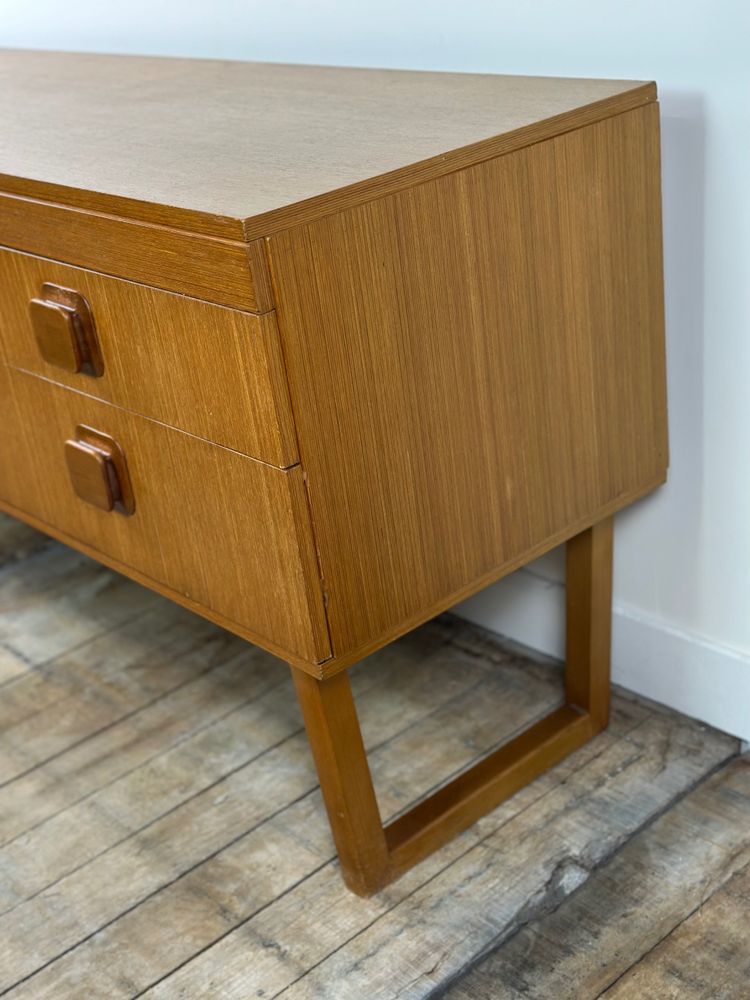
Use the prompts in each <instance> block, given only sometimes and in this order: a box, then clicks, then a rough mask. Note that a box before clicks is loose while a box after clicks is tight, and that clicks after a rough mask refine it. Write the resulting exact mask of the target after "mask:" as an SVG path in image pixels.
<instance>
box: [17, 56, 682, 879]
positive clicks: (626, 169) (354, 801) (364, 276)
mask: <svg viewBox="0 0 750 1000" xmlns="http://www.w3.org/2000/svg"><path fill="white" fill-rule="evenodd" d="M0 77H1V78H2V80H3V83H4V96H3V100H5V101H7V102H8V105H9V107H10V108H13V109H14V111H13V113H12V114H9V115H8V116H6V117H7V118H8V124H7V127H6V130H5V135H4V143H3V147H2V151H0V243H2V244H3V245H4V247H5V248H4V249H0V291H2V296H1V298H2V304H1V305H0V357H2V360H3V365H4V367H3V368H1V369H0V390H2V392H1V395H0V415H2V425H1V427H0V460H1V464H0V500H1V501H2V506H3V507H4V508H5V509H6V510H7V511H9V512H11V513H13V514H15V515H17V516H19V517H22V518H26V519H27V520H30V521H31V522H32V523H33V524H36V525H37V526H39V527H41V528H42V529H43V530H47V531H49V532H50V533H51V534H54V535H56V536H57V537H60V538H62V539H63V540H65V541H66V542H67V543H68V544H71V545H74V546H78V547H80V548H81V549H83V550H84V551H86V552H88V553H90V554H92V555H94V556H95V557H96V558H100V559H102V560H103V561H105V562H107V563H108V564H110V565H113V566H115V567H116V568H117V569H119V570H121V571H122V572H124V573H127V574H129V575H131V576H133V577H134V578H135V579H137V580H139V581H140V582H142V583H145V584H146V585H148V586H152V587H154V588H156V589H158V590H160V591H161V592H163V593H165V594H167V595H168V596H170V597H172V598H173V599H174V600H177V601H179V602H181V603H183V604H185V605H186V606H188V607H190V608H192V609H194V610H196V611H198V612H199V613H201V614H204V615H206V616H207V617H209V618H212V619H213V620H215V621H217V622H219V623H220V624H221V625H223V626H224V627H226V628H229V629H231V630H233V631H235V632H237V633H238V634H240V635H242V636H245V637H247V638H249V639H251V640H252V641H254V642H257V643H258V644H260V645H262V646H264V647H265V648H266V649H268V650H270V651H271V652H273V653H276V654H277V655H279V656H281V657H283V658H284V659H285V660H287V661H288V662H289V663H291V664H292V665H293V667H294V670H295V676H296V681H297V687H298V693H299V696H300V700H301V704H302V706H303V710H304V713H305V720H306V724H307V727H308V732H309V734H310V738H311V742H312V746H313V752H314V754H315V757H316V762H317V765H318V768H319V772H320V775H321V783H322V785H323V793H324V797H325V799H326V804H327V806H328V809H329V815H330V818H331V823H332V827H333V831H334V835H335V837H336V842H337V846H338V848H339V852H340V856H341V860H342V867H343V869H344V874H345V877H346V878H347V880H348V882H349V884H350V885H351V886H352V887H353V888H354V889H355V890H356V891H359V892H371V891H373V890H375V889H376V888H378V887H379V886H380V885H382V884H384V883H385V882H387V881H388V880H389V879H390V878H393V877H395V876H396V875H397V874H398V873H399V872H400V871H402V870H403V869H404V868H406V867H408V866H409V865H410V864H413V863H414V861H416V860H418V859H419V858H420V857H422V856H424V854H426V853H428V852H429V851H430V850H432V849H434V848H435V847H436V846H437V845H438V844H439V843H440V842H442V841H443V840H445V839H446V838H447V837H448V836H450V835H452V834H453V833H455V832H456V831H457V830H459V829H461V828H462V827H463V826H466V825H467V824H468V823H469V822H471V821H472V820H473V819H474V818H476V816H478V815H480V814H481V812H482V811H486V809H487V808H490V807H492V806H493V805H494V804H495V803H496V802H497V801H498V800H499V798H500V797H502V795H505V794H508V793H509V792H511V791H512V790H513V789H514V788H516V787H518V786H519V785H520V784H522V783H523V782H524V781H527V780H529V778H530V777H532V776H533V775H534V774H536V773H538V772H539V771H540V770H541V769H542V768H543V767H545V766H548V765H549V764H550V763H552V762H554V760H556V759H559V757H560V756H562V755H563V754H564V753H566V752H568V751H569V750H570V749H572V748H573V747H574V746H576V745H578V744H579V743H580V742H582V741H583V740H585V739H587V738H588V737H589V736H590V735H591V734H592V732H594V731H596V729H598V728H601V727H602V726H603V725H605V724H606V718H607V712H606V706H607V703H608V690H609V688H608V684H609V679H608V678H609V674H608V663H609V594H610V583H611V579H610V578H611V517H612V515H613V514H614V513H615V512H616V511H617V510H619V509H620V508H622V507H624V506H626V505H627V504H629V503H631V502H632V501H634V500H635V499H637V498H638V497H640V496H642V495H644V494H645V493H647V492H649V491H650V490H652V489H654V488H655V487H656V486H658V485H659V484H660V483H661V482H663V481H664V478H665V475H666V468H667V426H666V402H665V359H664V332H663V302H662V299H663V292H662V277H661V274H662V262H661V218H660V173H659V118H658V105H657V104H656V101H655V97H656V91H655V87H654V85H653V84H649V83H632V82H627V81H606V80H546V79H537V78H521V77H496V76H471V75H451V74H434V73H405V72H393V71H381V70H343V69H334V68H309V67H294V66H272V65H261V64H248V63H214V62H210V61H195V62H193V61H190V60H158V59H128V58H126V57H105V56H72V55H65V54H59V53H31V52H5V53H3V54H2V56H0ZM113 121H116V122H117V128H116V129H112V128H111V127H110V126H111V123H112V122H113ZM60 135H65V136H66V142H65V144H64V150H65V154H66V155H61V147H60V144H59V141H58V138H59V136H60ZM80 428H83V429H84V430H83V431H81V430H80ZM87 429H88V430H87ZM92 433H93V434H94V437H93V438H92V437H91V434H92ZM97 434H99V435H100V437H99V438H96V435H97ZM101 435H104V437H101ZM97 441H99V442H100V443H101V442H102V441H103V442H104V444H103V445H102V447H101V448H99V447H98V445H97ZM107 441H112V442H114V445H115V446H116V448H117V449H119V451H117V452H116V454H115V453H114V452H108V451H107V448H108V447H110V446H109V445H107V444H106V442H107ZM113 455H114V457H113ZM120 455H121V456H122V457H117V456H120ZM118 462H120V463H121V464H120V466H119V467H118V464H117V463H118ZM122 463H124V464H122ZM118 468H119V471H118ZM126 476H127V480H128V488H129V489H132V499H133V505H132V507H133V509H132V511H126V510H125V509H124V507H125V506H127V504H125V505H124V504H123V500H122V496H121V495H120V494H118V490H119V489H120V487H121V484H120V478H123V479H124V478H125V477H126ZM118 477H120V478H118ZM186 529H187V530H186ZM563 542H568V554H569V603H568V654H569V656H568V661H569V662H568V684H567V702H568V704H567V707H565V708H564V709H561V710H560V711H559V712H558V713H555V714H554V715H553V716H552V717H550V718H549V719H548V720H544V723H543V724H539V725H538V726H537V727H534V730H533V731H530V732H529V733H528V734H525V735H524V737H522V738H520V742H519V741H514V744H511V745H510V746H508V747H506V748H503V749H502V752H501V753H500V754H499V756H493V758H489V759H488V760H487V761H485V762H484V763H483V765H482V766H481V767H480V769H479V770H476V771H472V772H468V774H467V775H464V776H461V777H460V778H459V779H457V780H456V783H454V784H452V785H449V786H447V789H443V790H442V791H441V792H440V793H439V794H438V796H437V797H435V798H434V799H429V800H427V803H423V804H422V805H421V806H420V807H418V808H417V809H416V810H415V811H414V813H410V814H407V817H404V818H402V819H401V820H399V821H398V823H397V824H394V825H393V827H392V828H390V827H389V828H386V830H385V831H384V830H383V829H382V827H381V825H380V821H379V817H378V813H377V806H376V804H375V800H374V796H373V793H372V785H371V782H370V778H369V771H368V769H367V764H366V759H365V757H364V751H363V750H362V745H361V739H360V738H359V732H358V724H357V720H356V714H355V713H354V707H353V704H352V702H351V695H350V692H349V689H348V684H347V680H346V672H345V671H346V668H347V667H349V666H350V665H351V664H353V663H354V662H356V661H358V660H360V659H362V658H363V657H364V656H366V655H367V654H368V653H369V652H371V651H373V650H375V649H377V648H378V647H380V646H382V645H384V644H385V643H387V642H389V641H391V640H392V639H394V638H396V637H397V636H398V635H400V634H402V633H404V632H405V631H407V630H409V629H411V628H413V627H415V626H416V625H418V624H419V623H420V622H423V621H425V620H427V619H428V618H429V617H431V616H432V615H434V614H436V613H437V612H439V611H440V610H442V609H444V608H447V607H449V606H451V605H452V604H454V603H456V602H457V601H458V600H460V599H462V598H464V597H466V596H467V595H469V594H471V593H473V592H475V591H477V590H478V589H480V588H481V587H484V586H486V585H487V584H488V583H490V582H492V581H494V580H496V579H498V578H499V577H501V576H503V575H504V574H506V573H509V572H511V571H512V570H513V569H515V568H517V567H519V566H521V565H523V564H524V563H526V562H528V561H530V560H531V559H533V558H534V557H536V556H537V555H539V554H541V553H542V552H544V551H546V550H548V549H550V548H551V547H553V546H555V545H559V544H561V543H563Z"/></svg>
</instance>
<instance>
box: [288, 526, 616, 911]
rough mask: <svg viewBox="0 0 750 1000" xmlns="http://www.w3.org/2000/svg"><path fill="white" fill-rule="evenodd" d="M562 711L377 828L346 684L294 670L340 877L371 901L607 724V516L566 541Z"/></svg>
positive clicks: (609, 582) (369, 780)
mask: <svg viewBox="0 0 750 1000" xmlns="http://www.w3.org/2000/svg"><path fill="white" fill-rule="evenodd" d="M566 559H567V569H566V589H567V596H566V618H567V627H566V631H567V637H566V663H565V704H564V705H563V706H562V707H561V708H558V709H556V710H555V711H553V712H551V713H550V714H549V715H547V716H546V717H545V718H543V719H542V720H541V721H539V722H537V723H535V724H534V725H532V726H531V727H530V728H529V729H527V730H526V731H525V732H523V733H521V735H520V736H517V737H516V738H515V739H513V740H511V741H510V742H509V743H506V744H505V745H504V746H501V747H500V748H499V749H498V750H495V751H494V752H493V753H490V754H489V755H488V756H487V757H485V758H483V759H482V760H481V761H479V762H478V763H477V764H475V765H474V766H473V767H471V768H470V769H469V770H467V771H463V772H461V773H460V774H459V775H458V776H457V777H455V778H454V779H453V780H452V781H451V782H449V783H448V784H447V785H444V786H443V787H442V788H440V789H439V790H438V791H436V792H435V793H434V794H432V795H430V796H429V797H428V798H426V799H424V800H422V801H421V802H419V803H418V804H417V805H415V806H413V807H412V808H411V809H410V810H409V811H408V812H406V813H404V814H403V815H402V816H400V817H399V818H398V819H395V820H394V821H393V822H391V823H389V824H388V825H387V826H385V827H384V826H383V823H382V820H381V818H380V812H379V810H378V804H377V801H376V799H375V792H374V789H373V784H372V777H371V775H370V768H369V766H368V763H367V755H366V753H365V748H364V745H363V743H362V734H361V732H360V727H359V720H358V719H357V712H356V709H355V706H354V700H353V698H352V693H351V688H350V686H349V678H348V676H347V672H346V671H345V670H344V671H342V672H341V673H339V674H335V675H333V676H332V677H330V678H328V679H325V680H317V679H316V678H314V677H312V676H310V675H309V674H306V673H304V672H303V671H301V670H298V669H294V668H293V669H292V674H293V675H294V681H295V684H296V687H297V694H298V697H299V701H300V705H301V707H302V714H303V716H304V720H305V726H306V729H307V735H308V738H309V740H310V746H311V748H312V753H313V757H314V759H315V764H316V767H317V770H318V776H319V778H320V786H321V790H322V793H323V799H324V801H325V804H326V809H327V811H328V818H329V821H330V824H331V830H332V832H333V838H334V841H335V843H336V849H337V850H338V855H339V861H340V863H341V870H342V872H343V875H344V879H345V881H346V884H347V885H348V886H349V888H350V889H351V890H352V891H354V892H355V893H357V894H358V895H360V896H369V895H371V894H372V893H374V892H377V890H378V889H381V888H382V887H383V886H385V885H387V884H388V883H389V882H391V881H392V880H393V879H395V878H397V877H398V876H399V875H401V874H402V873H403V872H405V871H407V870H408V869H409V868H411V867H412V866H413V865H415V864H416V863H417V862H419V861H421V860H422V859H423V858H425V857H427V855H429V854H431V853H432V852H433V851H435V850H436V849H437V848H438V847H440V846H442V845H443V844H445V843H446V842H447V841H448V840H450V839H451V838H452V837H455V836H456V834H458V833H459V832H460V831H462V830H464V829H465V828H466V827H468V826H470V825H471V824H472V823H474V822H475V821H476V820H477V819H479V817H480V816H483V815H484V814H485V813H487V812H489V811H490V810H491V809H494V808H495V806H497V805H498V804H499V803H500V802H502V800H503V799H505V798H507V797H508V796H509V795H512V794H513V793H514V792H516V791H517V790H518V789H519V788H522V787H523V786H524V785H526V784H528V783H529V782H530V781H532V780H533V779H534V778H536V777H537V776H538V775H540V774H541V773H542V772H543V771H546V770H547V768H549V767H552V765H553V764H556V763H558V761H560V760H562V759H563V758H564V757H565V756H567V754H569V753H570V752H571V751H573V750H575V749H577V748H578V747H580V746H582V744H584V743H585V742H586V741H587V740H589V739H590V738H591V737H592V736H594V735H595V734H596V733H598V732H600V730H602V729H604V728H605V727H606V726H607V723H608V719H609V700H610V676H609V659H610V633H611V615H612V519H611V518H607V519H606V520H604V521H601V522H600V523H599V524H596V525H594V526H593V527H592V528H589V529H588V530H587V531H584V532H582V533H581V534H579V535H576V536H575V537H574V538H571V539H570V541H569V542H568V543H567V552H566Z"/></svg>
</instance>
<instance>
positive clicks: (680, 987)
mask: <svg viewBox="0 0 750 1000" xmlns="http://www.w3.org/2000/svg"><path fill="white" fill-rule="evenodd" d="M749 863H750V759H748V758H738V759H736V760H734V761H732V762H730V763H729V764H727V765H726V766H725V767H723V768H722V769H721V770H720V771H718V772H717V773H716V774H714V775H713V776H711V777H709V778H707V779H705V780H704V781H702V782H701V783H700V784H698V785H697V786H696V787H695V788H693V789H692V790H691V791H690V792H688V794H687V795H686V796H684V797H683V798H682V799H680V800H679V801H678V802H676V803H675V804H673V805H672V807H671V808H670V809H668V810H667V811H666V812H665V813H663V815H661V816H660V817H659V818H658V819H656V820H655V821H654V822H653V823H651V824H649V825H648V826H647V827H646V828H645V829H644V830H642V831H641V832H640V833H639V834H637V835H636V836H634V837H633V838H632V839H631V840H629V841H628V843H627V844H625V846H624V847H623V848H622V849H621V850H620V851H619V852H618V853H617V854H615V855H614V856H613V858H612V859H611V860H610V861H609V862H608V863H607V864H605V865H603V866H602V867H601V868H599V870H598V871H596V872H595V873H594V874H593V875H592V876H591V878H590V879H588V881H587V882H586V883H585V884H584V885H583V887H582V888H581V889H579V890H578V892H576V893H575V894H574V895H572V896H571V897H570V898H569V899H567V900H566V901H565V902H563V903H562V905H560V906H558V907H557V908H556V909H554V911H553V912H551V913H549V914H548V915H546V916H542V917H538V918H537V919H535V920H533V921H531V922H530V923H528V924H526V926H524V927H523V928H522V929H521V930H519V932H518V933H517V934H516V935H515V936H514V937H512V938H511V939H510V940H508V941H506V943H505V944H504V945H503V946H502V947H500V948H498V949H497V950H496V951H495V952H493V954H491V955H489V956H487V957H486V958H485V959H484V961H482V962H481V963H480V964H479V965H478V966H477V967H476V968H474V969H473V970H471V971H470V972H468V973H467V974H466V975H465V976H463V977H462V978H461V979H460V980H459V981H458V982H457V983H456V984H455V985H454V986H452V987H451V988H448V989H447V990H446V991H445V992H444V993H442V994H441V995H442V996H443V997H445V1000H495V998H496V997H502V998H507V1000H518V998H522V997H523V998H528V1000H548V998H549V997H555V998H560V1000H592V998H595V997H599V996H602V995H603V996H605V997H607V1000H615V998H616V1000H624V998H625V997H627V998H628V1000H636V998H642V997H649V998H657V997H662V996H663V997H679V998H680V1000H683V998H690V1000H692V998H693V997H706V998H708V997H715V996H733V997H737V998H740V997H746V996H748V995H750V975H748V971H750V970H748V963H749V962H750V935H748V933H747V923H746V922H747V917H748V915H749V914H750V910H748V903H750V898H748V897H747V895H745V899H744V905H745V915H744V921H745V922H744V924H743V923H742V921H740V922H738V923H736V926H737V928H738V929H740V933H739V935H738V934H737V933H735V931H734V930H733V929H732V927H730V923H731V921H730V920H728V919H727V917H726V915H727V913H731V914H732V919H733V920H735V921H736V917H737V916H738V913H737V908H738V905H739V906H740V907H741V905H742V889H743V887H744V890H745V892H747V889H748V887H750V877H749V876H748V867H747V866H748V864H749ZM723 886H725V888H722V887H723ZM730 886H732V887H735V888H736V892H732V891H731V890H730V888H729V887H730ZM737 893H739V896H738V895H737ZM714 894H716V895H714ZM719 900H722V905H721V906H720V905H719V903H718V901H719ZM725 900H726V906H725V905H723V901H725ZM730 901H731V902H730ZM686 915H691V916H689V918H688V919H687V921H686ZM684 921H686V922H684ZM725 924H726V926H725ZM727 930H729V931H730V933H729V934H727V933H726V931H727ZM730 942H732V944H731V945H730ZM691 946H692V949H693V956H694V957H693V958H692V959H691V958H690V956H689V955H688V951H689V949H690V947H691ZM644 956H648V957H646V958H644ZM722 956H723V959H724V969H723V970H722V972H721V974H720V975H716V974H715V973H716V969H717V966H718V965H720V964H721V958H722ZM727 959H729V961H727ZM743 962H744V965H743ZM720 984H721V989H720ZM729 987H731V988H732V989H733V990H734V992H732V991H731V989H730V990H729V991H727V990H728V988H729ZM714 990H715V991H716V992H713V991H714ZM722 990H723V991H722Z"/></svg>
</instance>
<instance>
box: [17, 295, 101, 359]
mask: <svg viewBox="0 0 750 1000" xmlns="http://www.w3.org/2000/svg"><path fill="white" fill-rule="evenodd" d="M29 311H30V313H31V325H32V326H33V328H34V335H35V337H36V342H37V345H38V347H39V353H40V354H41V355H42V357H43V358H44V360H45V361H47V362H49V364H51V365H54V366H55V367H56V368H63V369H65V371H67V372H73V373H80V374H82V375H93V376H95V377H97V376H99V375H103V374H104V362H103V359H102V354H101V350H100V348H99V341H98V339H97V336H96V329H95V327H94V317H93V316H92V314H91V308H90V306H89V304H88V302H87V301H86V299H85V298H84V297H83V296H82V295H81V294H80V293H79V292H75V291H73V289H72V288H63V287H62V286H61V285H53V284H50V283H49V282H46V283H45V284H44V285H42V294H41V297H40V298H38V299H32V300H31V302H30V303H29Z"/></svg>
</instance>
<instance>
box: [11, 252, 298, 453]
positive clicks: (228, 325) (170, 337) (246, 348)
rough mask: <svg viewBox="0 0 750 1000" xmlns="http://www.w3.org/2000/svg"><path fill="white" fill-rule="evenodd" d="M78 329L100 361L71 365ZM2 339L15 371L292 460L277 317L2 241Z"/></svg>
mask: <svg viewBox="0 0 750 1000" xmlns="http://www.w3.org/2000/svg"><path fill="white" fill-rule="evenodd" d="M45 286H47V287H46V288H45ZM50 286H57V287H56V288H55V287H50ZM60 289H63V290H66V291H60ZM67 290H70V291H67ZM71 292H72V293H74V294H73V295H72V296H71V294H70V293H71ZM57 300H59V301H57ZM79 303H80V305H79ZM71 304H72V306H71ZM71 307H73V310H74V312H76V315H75V316H74V317H73V318H72V320H71ZM82 312H83V313H86V314H87V315H86V316H82V315H80V314H81V313H82ZM89 316H90V321H89ZM71 324H72V325H73V326H75V327H76V329H75V330H73V331H72V332H71V329H70V328H71ZM81 326H85V327H90V329H89V330H83V331H81V329H80V328H81ZM77 335H80V336H83V339H84V341H87V338H88V339H90V340H91V341H93V344H92V351H93V353H94V354H95V355H96V356H97V357H98V365H96V364H94V365H92V364H84V365H83V370H81V371H75V370H74V369H75V365H74V364H72V363H71V353H72V352H71V337H72V338H73V340H75V339H76V336H77ZM0 345H1V350H2V352H3V354H4V356H5V359H6V360H7V362H8V364H10V365H12V366H14V367H16V368H20V369H23V370H25V371H29V372H33V373H35V374H38V375H43V376H44V377H45V378H49V379H51V380H53V381H55V382H59V383H62V384H63V385H67V386H70V387H71V388H74V389H79V390H80V391H81V392H85V393H87V394H89V395H92V396H97V397H98V398H100V399H103V400H106V401H107V402H111V403H114V404H116V405H117V406H122V407H125V408H126V409H128V410H132V411H133V412H134V413H139V414H142V415H144V416H147V417H152V418H154V419H156V420H159V421H161V422H163V423H166V424H169V425H171V426H173V427H178V428H180V429H181V430H184V431H187V432H188V433H190V434H195V435H197V436H198V437H202V438H206V439H207V440H209V441H216V442H217V443H218V444H222V445H225V446H226V447H228V448H233V449H235V450H236V451H240V452H242V453H243V454H246V455H251V456H253V457H254V458H259V459H260V460H261V461H263V462H267V463H269V464H270V465H276V466H279V467H281V468H285V467H288V466H291V465H294V464H295V462H296V461H297V448H296V442H295V434H294V426H293V422H292V416H291V408H290V405H289V396H288V391H287V385H286V376H285V373H284V365H283V359H282V356H281V348H280V343H279V338H278V331H277V328H276V316H275V313H272V312H271V313H266V314H264V315H261V316H256V315H253V314H251V313H244V312H238V311H237V310H233V309H228V308H225V307H223V306H216V305H212V304H210V303H207V302H202V301H200V300H198V299H190V298H186V297H185V296H181V295H175V294H173V293H171V292H164V291H161V290H159V289H155V288H149V287H147V286H145V285H138V284H134V283H133V282H129V281H123V280H121V279H119V278H110V277H106V276H105V275H101V274H97V273H95V272H93V271H86V270H83V269H81V268H77V267H70V266H68V265H66V264H58V263H56V262H54V261H49V260H46V259H45V258H42V257H34V256H31V255H30V254H24V253H19V252H17V251H14V250H6V249H0ZM85 346H86V345H85V344H84V348H85ZM84 353H85V352H84ZM48 359H50V360H48ZM95 360H97V358H95ZM98 371H100V372H101V374H98Z"/></svg>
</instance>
